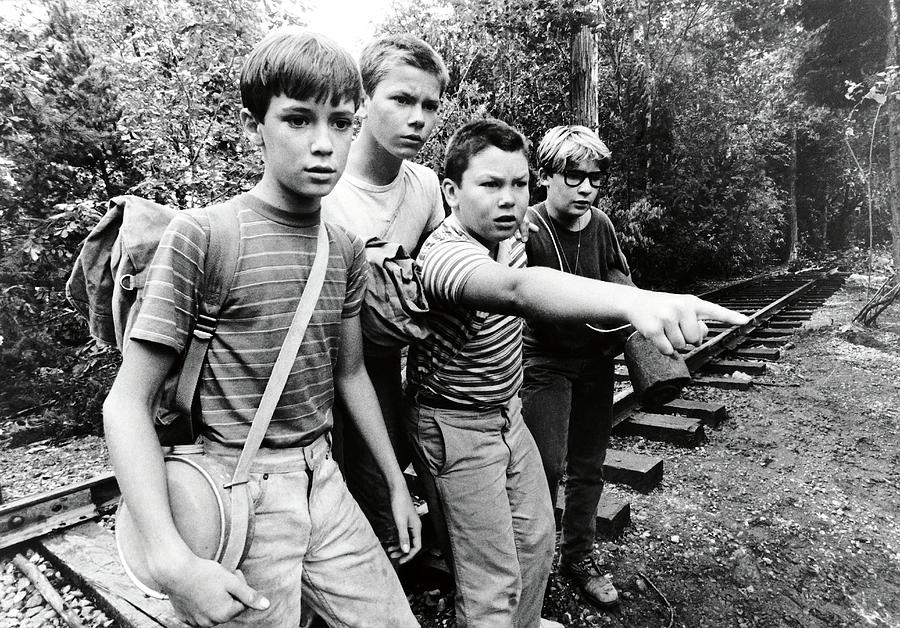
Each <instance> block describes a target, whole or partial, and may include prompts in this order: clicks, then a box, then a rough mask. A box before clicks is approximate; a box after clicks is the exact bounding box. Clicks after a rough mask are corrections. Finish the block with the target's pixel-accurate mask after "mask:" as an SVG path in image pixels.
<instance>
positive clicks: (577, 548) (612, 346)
mask: <svg viewBox="0 0 900 628" xmlns="http://www.w3.org/2000/svg"><path fill="white" fill-rule="evenodd" d="M609 161H610V152H609V149H608V148H607V147H606V145H605V144H604V143H603V142H602V141H601V140H600V138H599V137H597V134H596V133H594V132H593V131H591V130H590V129H588V128H587V127H583V126H558V127H554V128H552V129H550V130H549V131H548V132H547V133H546V134H545V135H544V138H543V140H541V143H540V145H539V146H538V152H537V162H538V176H539V177H540V183H541V185H543V186H545V187H546V188H547V200H545V201H544V202H542V203H538V204H537V205H534V206H532V207H530V208H529V211H528V217H529V220H530V221H531V222H533V223H535V224H537V225H539V226H540V227H541V230H540V231H538V232H537V233H533V234H531V237H530V238H529V240H528V242H527V244H526V246H525V248H526V253H527V257H528V265H529V266H546V267H549V268H554V269H557V270H561V271H563V272H566V273H571V274H573V275H580V276H582V277H587V278H589V279H600V280H603V281H610V282H614V283H620V284H625V285H630V286H633V285H634V284H633V283H632V281H631V278H630V272H629V269H628V262H627V261H626V260H625V255H624V254H623V253H622V249H621V248H620V247H619V243H618V241H617V240H616V232H615V229H614V228H613V225H612V223H611V222H610V220H609V218H607V216H606V214H604V213H603V212H602V211H600V210H599V209H597V208H595V207H593V206H592V205H593V203H594V201H595V200H596V198H597V195H598V193H599V191H600V188H601V187H602V186H603V185H604V184H605V183H606V180H607V171H608V168H609ZM616 344H617V343H616V334H609V333H599V332H598V331H597V330H595V328H593V327H589V326H587V325H584V324H581V325H578V324H572V323H563V322H555V321H553V322H550V321H546V320H535V319H529V320H527V321H526V325H525V328H524V332H523V358H524V366H525V373H524V382H523V385H522V406H523V407H522V414H523V416H524V419H525V424H526V425H527V426H528V428H529V430H530V431H531V433H532V435H533V436H534V440H535V442H536V443H537V447H538V450H539V451H540V453H541V459H542V462H543V465H544V471H545V472H546V474H547V483H548V485H549V487H550V495H551V499H553V501H556V493H557V488H558V486H559V482H560V479H561V478H562V475H563V472H565V473H566V476H567V480H566V501H565V511H564V513H563V517H562V538H561V541H560V568H559V571H560V573H561V574H562V575H564V576H566V577H568V578H569V579H571V580H572V581H573V582H574V584H576V585H577V587H578V588H579V589H580V590H581V592H582V594H583V595H584V596H585V597H586V598H587V599H588V600H589V601H590V602H591V603H593V604H595V605H597V606H601V607H607V606H612V605H614V604H616V603H617V602H618V599H619V598H618V594H617V592H616V589H615V587H613V585H612V583H611V582H610V581H609V580H607V579H606V578H605V577H604V576H603V575H602V572H601V571H600V569H599V568H598V566H597V563H596V561H595V559H594V556H593V554H592V548H593V542H594V535H595V532H596V530H595V528H596V512H597V505H598V504H599V502H600V494H601V493H602V492H603V461H604V459H605V457H606V448H607V445H608V442H609V432H610V429H611V428H612V408H613V382H614V367H613V356H614V355H615V354H616V353H617V352H618V351H617V347H616ZM620 347H621V345H619V347H618V348H620Z"/></svg>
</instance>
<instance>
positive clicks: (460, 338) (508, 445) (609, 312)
mask: <svg viewBox="0 0 900 628" xmlns="http://www.w3.org/2000/svg"><path fill="white" fill-rule="evenodd" d="M444 175H445V179H444V181H443V183H442V187H443V192H444V196H445V199H446V200H447V203H448V205H449V206H450V208H451V210H452V214H451V215H450V216H448V217H447V218H446V219H445V220H444V222H443V223H442V224H441V226H440V227H439V228H438V229H437V230H436V231H435V232H434V233H432V234H431V236H429V238H428V239H427V240H426V241H425V244H424V245H423V246H422V250H421V252H420V253H419V257H418V260H419V262H420V264H421V265H422V272H423V280H424V284H425V289H426V292H427V294H428V299H429V303H430V304H431V306H432V313H433V315H434V318H433V320H432V321H431V326H432V329H433V330H434V331H435V333H434V335H433V337H432V338H430V339H429V340H427V341H425V342H424V343H421V344H419V345H417V346H415V347H413V348H412V349H411V351H410V356H409V365H408V367H409V373H408V380H409V389H408V394H409V396H410V398H411V408H410V414H409V419H408V422H407V427H408V429H409V430H410V434H411V436H412V438H413V441H414V443H415V445H416V451H417V454H418V455H419V456H421V458H422V460H423V462H424V464H425V465H426V467H427V468H428V470H429V471H430V472H431V473H432V475H433V476H434V481H435V484H436V486H437V490H438V495H439V498H440V500H441V505H442V507H443V510H444V515H445V518H446V523H447V528H448V531H449V535H450V546H451V553H452V556H451V559H452V567H453V572H454V576H455V579H456V587H457V594H456V622H457V626H460V627H464V626H477V627H478V628H482V627H492V626H498V627H500V626H503V627H508V626H516V627H527V628H536V627H537V626H539V625H541V624H542V623H543V622H544V621H545V620H542V619H541V617H540V611H541V604H542V601H543V597H544V588H545V586H546V583H547V578H548V576H549V574H550V566H551V562H552V559H553V545H554V522H553V507H552V504H551V502H550V498H549V497H550V494H549V491H548V488H547V479H546V476H545V475H544V471H543V468H542V465H541V457H540V454H539V453H538V450H537V447H536V446H535V442H534V439H533V438H532V437H531V434H530V433H529V432H528V430H527V429H526V428H525V425H524V423H523V421H522V415H521V402H520V401H519V397H518V393H519V388H520V386H521V384H522V366H521V351H522V320H521V318H519V317H520V316H527V317H529V318H537V319H543V320H555V321H567V322H592V323H598V322H612V321H622V322H629V323H631V324H632V325H634V326H635V328H636V329H637V330H638V331H640V332H641V333H643V334H644V335H645V336H646V337H647V338H649V339H650V340H651V341H653V343H654V344H655V345H656V346H657V348H659V350H660V351H662V352H664V353H671V352H672V351H674V350H675V349H677V348H681V347H683V346H685V343H686V342H687V343H695V342H699V341H700V339H702V337H703V336H704V335H705V333H706V325H705V324H704V323H703V321H702V320H701V319H703V318H712V319H716V320H722V321H725V322H731V323H735V324H743V323H744V322H746V317H744V316H742V315H740V314H737V313H735V312H732V311H730V310H727V309H725V308H722V307H720V306H717V305H714V304H712V303H708V302H706V301H702V300H700V299H697V298H696V297H692V296H686V295H672V294H665V293H653V292H648V291H645V290H639V289H637V288H633V287H630V286H622V285H615V284H609V283H605V282H600V281H595V280H591V279H586V278H584V277H578V276H576V275H571V274H566V273H561V272H559V271H556V270H552V269H550V268H546V267H530V268H529V267H526V256H525V245H524V244H523V243H522V242H520V241H517V240H516V239H515V238H514V237H513V235H514V233H515V232H516V229H517V226H518V224H519V223H520V222H521V220H522V218H523V217H524V214H525V211H526V209H527V208H528V177H529V169H528V149H527V141H526V140H525V138H524V137H523V136H522V135H521V134H520V133H519V132H518V131H516V130H515V129H513V128H512V127H510V126H509V125H507V124H505V123H503V122H500V121H498V120H477V121H473V122H470V123H468V124H466V125H464V126H463V127H461V128H460V129H459V130H458V131H457V132H456V133H455V134H454V136H453V137H452V138H451V140H450V142H449V144H448V145H447V150H446V156H445V161H444Z"/></svg>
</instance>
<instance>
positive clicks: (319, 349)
mask: <svg viewBox="0 0 900 628" xmlns="http://www.w3.org/2000/svg"><path fill="white" fill-rule="evenodd" d="M222 210H223V211H236V212H237V216H238V222H239V224H240V253H239V258H238V263H237V268H236V271H235V276H234V281H233V283H232V286H231V291H230V292H229V293H228V295H227V297H226V299H225V302H224V304H223V306H222V311H221V314H220V318H219V323H218V327H217V328H216V333H215V335H214V336H213V338H212V341H211V342H210V346H209V352H208V354H207V360H206V362H205V363H204V365H203V371H202V373H201V381H200V383H199V389H200V405H201V409H202V414H203V422H204V425H205V428H204V435H205V436H206V437H208V438H210V439H211V440H213V441H216V442H220V443H223V444H226V445H231V446H235V447H240V446H243V443H244V441H245V440H246V436H247V433H248V431H249V429H250V424H251V423H252V422H253V417H254V415H255V413H256V409H257V406H258V405H259V402H260V399H261V398H262V394H263V391H264V390H265V386H266V382H267V381H268V378H269V375H270V374H271V372H272V367H273V366H274V364H275V359H276V358H277V357H278V352H279V350H280V349H281V345H282V342H283V340H284V337H285V335H286V334H287V330H288V329H289V328H290V325H291V321H292V320H293V317H294V312H295V311H296V309H297V304H298V302H299V300H300V295H301V293H302V291H303V288H304V287H305V285H306V281H307V278H308V276H309V271H310V267H311V266H312V261H313V259H314V258H315V252H316V235H317V233H318V229H319V214H318V213H316V214H315V215H312V216H297V215H294V214H291V213H289V212H284V211H281V210H279V209H277V208H275V207H273V206H271V205H269V204H267V203H265V202H263V201H262V200H260V199H259V198H257V197H255V196H253V195H251V194H244V195H241V196H239V197H237V198H236V199H234V200H233V201H231V202H229V203H227V204H226V205H225V206H224V207H223V208H222ZM198 216H202V214H199V213H197V214H195V213H194V212H192V211H186V212H182V213H180V214H179V215H178V216H176V217H175V219H173V220H172V222H171V224H170V225H169V227H168V229H167V230H166V233H165V235H164V236H163V238H162V240H161V242H160V245H159V248H158V250H157V253H156V256H155V257H154V259H153V263H152V267H151V269H150V272H149V276H148V280H147V285H146V288H145V291H144V300H143V304H142V306H141V309H140V313H139V314H138V317H137V319H136V321H135V324H134V327H133V328H132V330H131V334H130V336H129V337H130V338H131V339H139V340H145V341H150V342H155V343H159V344H162V345H165V346H167V347H171V348H173V349H174V350H175V351H177V352H178V353H179V355H181V354H182V353H183V351H184V348H185V345H186V343H187V340H188V337H189V333H190V330H191V329H192V328H193V323H194V321H195V320H196V317H197V307H198V302H199V301H198V299H199V291H200V290H201V289H202V286H203V283H204V281H203V273H204V259H205V255H206V249H207V236H206V232H205V231H204V228H203V225H202V223H201V222H200V220H198ZM201 219H202V218H201ZM324 225H325V227H326V228H327V230H328V239H329V245H330V255H329V260H328V270H327V273H326V276H325V283H324V285H323V286H322V292H321V294H320V296H319V301H318V304H317V305H316V309H315V311H314V313H313V316H312V320H311V321H310V323H309V327H308V328H307V330H306V334H305V335H304V338H303V343H302V345H301V346H300V350H299V352H298V354H297V358H296V360H295V363H294V368H293V370H292V371H291V374H290V376H289V377H288V380H287V383H286V385H285V388H284V393H283V394H282V396H281V400H280V401H279V403H278V407H277V409H276V410H275V414H274V415H273V417H272V422H271V424H270V425H269V429H268V432H267V434H266V438H265V441H264V445H265V446H268V447H289V446H297V445H306V444H309V443H311V442H312V441H313V440H315V438H317V437H318V436H319V435H320V434H322V433H324V432H326V431H328V430H330V429H331V408H332V405H333V403H334V380H333V369H334V365H335V362H336V360H337V356H338V350H339V340H340V326H341V319H342V318H349V317H352V316H356V315H357V314H358V313H359V309H360V305H361V302H362V297H363V292H364V290H365V281H366V272H365V254H364V252H363V243H362V241H361V240H360V239H359V238H357V237H356V236H351V235H350V234H348V233H347V232H346V231H345V230H344V229H343V228H342V227H339V226H336V225H331V224H327V223H324Z"/></svg>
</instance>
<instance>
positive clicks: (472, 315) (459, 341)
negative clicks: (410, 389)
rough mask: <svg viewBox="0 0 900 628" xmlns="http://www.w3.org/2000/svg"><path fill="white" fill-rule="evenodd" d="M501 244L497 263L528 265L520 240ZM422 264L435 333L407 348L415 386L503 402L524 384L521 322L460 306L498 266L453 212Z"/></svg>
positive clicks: (483, 404)
mask: <svg viewBox="0 0 900 628" xmlns="http://www.w3.org/2000/svg"><path fill="white" fill-rule="evenodd" d="M500 247H501V249H502V250H501V254H500V255H499V256H498V257H500V259H505V262H506V263H507V264H508V265H509V266H510V267H512V268H524V266H525V247H524V246H523V245H522V243H521V242H519V241H517V240H515V239H514V238H510V239H508V240H505V241H504V242H501V243H500ZM418 261H419V264H421V267H422V276H423V282H424V285H425V292H426V295H427V296H428V302H429V304H430V306H431V315H432V316H431V317H430V318H429V326H430V327H431V329H432V330H433V331H434V334H432V336H430V337H429V338H428V339H426V340H425V341H423V342H421V343H417V344H416V345H413V346H412V347H410V353H409V361H410V366H409V379H410V383H411V384H412V385H413V386H414V387H417V388H421V389H423V390H427V391H428V392H430V393H431V394H434V395H436V396H438V397H441V398H443V399H446V400H448V401H452V402H454V403H459V404H466V405H472V406H476V407H480V408H493V407H500V406H503V405H505V404H506V402H507V401H509V399H510V398H511V397H513V396H514V395H515V394H516V393H518V391H519V388H520V387H521V385H522V319H520V318H519V317H517V316H508V315H503V314H492V313H488V312H481V311H475V310H472V309H471V308H467V307H465V306H463V305H460V298H461V297H462V294H463V289H464V288H465V285H466V282H467V281H468V279H469V277H471V275H472V273H473V272H474V271H475V270H476V269H478V268H480V267H482V266H484V265H485V264H496V263H497V262H496V261H495V260H494V259H493V258H491V256H490V252H489V251H488V249H487V248H486V247H485V246H484V245H483V244H481V243H480V242H478V241H477V240H475V239H474V238H473V237H472V236H470V235H469V234H468V233H467V232H466V231H465V229H464V228H463V227H462V226H461V225H460V224H459V221H458V220H457V218H456V216H455V215H451V216H449V217H448V218H447V219H445V220H444V222H443V223H442V224H441V226H440V227H438V228H437V230H436V231H435V232H434V233H432V234H431V236H429V238H428V239H427V240H426V241H425V244H424V245H422V250H421V251H420V253H419V257H418Z"/></svg>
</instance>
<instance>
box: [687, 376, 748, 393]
mask: <svg viewBox="0 0 900 628" xmlns="http://www.w3.org/2000/svg"><path fill="white" fill-rule="evenodd" d="M752 383H753V380H752V379H750V380H745V379H738V378H736V377H716V376H703V377H693V378H692V379H691V381H690V383H689V384H688V386H709V387H710V388H728V389H731V390H750V384H752Z"/></svg>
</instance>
